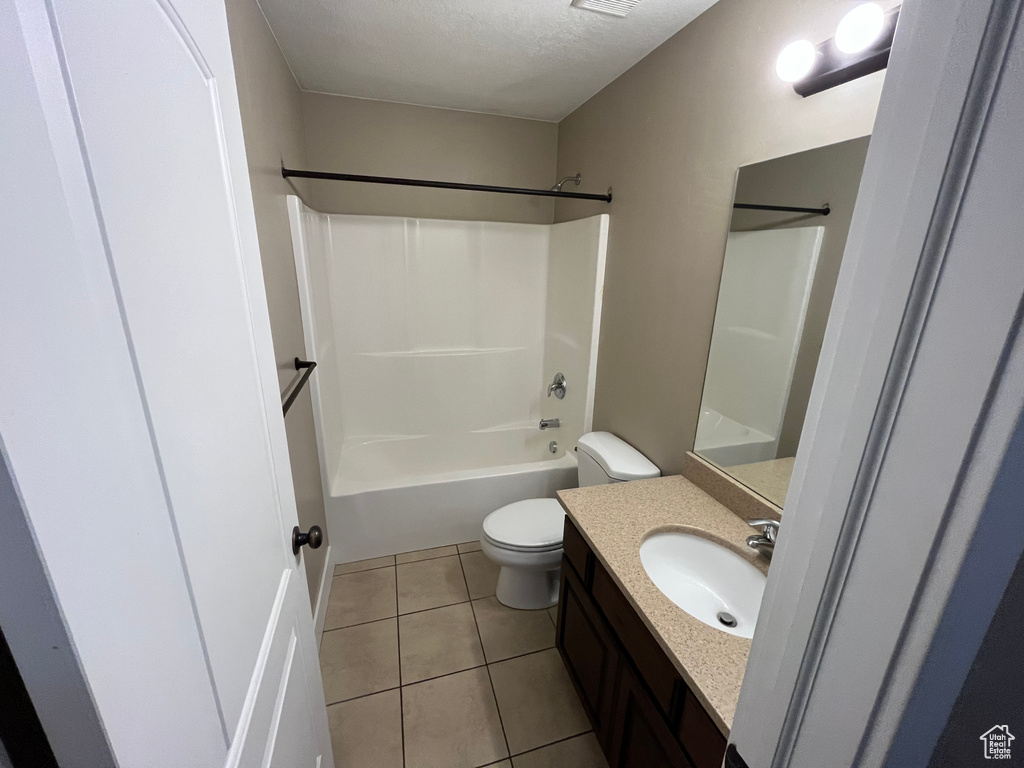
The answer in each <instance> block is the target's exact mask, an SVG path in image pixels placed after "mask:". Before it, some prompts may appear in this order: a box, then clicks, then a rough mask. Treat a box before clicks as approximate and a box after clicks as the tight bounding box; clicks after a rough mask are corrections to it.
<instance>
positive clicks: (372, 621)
mask: <svg viewBox="0 0 1024 768" xmlns="http://www.w3.org/2000/svg"><path fill="white" fill-rule="evenodd" d="M397 618H398V616H385V617H384V618H383V619H370V620H369V621H360V622H359V623H358V624H346V625H345V626H344V627H331V628H330V629H325V630H324V631H323V635H326V634H327V633H328V632H337V631H338V630H339V629H355V628H356V627H365V626H366V625H367V624H376V623H378V622H380V621H394V620H396V619H397ZM323 635H321V636H320V645H321V646H323V644H324V639H323Z"/></svg>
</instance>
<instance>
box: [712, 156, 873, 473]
mask: <svg viewBox="0 0 1024 768" xmlns="http://www.w3.org/2000/svg"><path fill="white" fill-rule="evenodd" d="M868 139H869V137H867V136H864V137H862V138H859V139H850V140H849V141H843V142H839V143H838V144H830V145H828V146H826V147H818V148H817V149H810V150H807V151H806V152H799V153H797V154H795V155H787V156H786V157H779V158H776V159H774V160H767V161H765V162H763V163H756V164H754V165H748V166H746V167H745V168H742V169H741V170H740V173H739V176H738V177H737V180H736V202H738V203H768V204H774V205H794V206H808V207H810V206H817V205H823V204H825V203H828V204H829V206H830V207H831V213H830V214H829V215H828V216H805V215H797V216H794V215H793V214H780V213H774V212H767V211H747V210H739V211H735V212H734V213H733V216H732V225H731V228H732V230H733V231H742V230H749V229H784V228H786V227H817V226H820V227H824V229H825V236H824V238H823V240H822V243H821V253H820V254H819V255H818V267H817V269H816V270H815V273H814V285H813V286H812V288H811V295H810V299H809V300H808V303H807V318H806V320H805V321H804V331H803V335H802V336H801V338H800V351H799V352H798V353H797V359H796V365H795V367H794V370H793V385H792V387H791V388H790V391H789V401H788V402H787V404H786V416H785V419H784V420H783V424H782V433H781V435H780V436H779V450H778V456H779V457H783V456H795V455H796V448H797V445H798V443H799V442H800V430H801V428H802V427H803V424H804V414H806V413H807V401H808V400H809V398H810V396H811V384H812V383H813V382H814V371H815V368H816V367H817V365H818V354H819V353H820V352H821V343H822V341H823V340H824V338H825V326H826V324H827V323H828V313H829V310H830V309H831V308H832V295H833V294H834V293H835V289H836V280H837V279H838V278H839V267H840V265H841V264H842V262H843V251H844V249H845V248H846V238H847V235H849V233H850V222H851V221H852V220H853V206H854V204H855V203H856V202H857V190H858V188H859V187H860V177H861V173H863V171H864V158H865V157H867V154H868Z"/></svg>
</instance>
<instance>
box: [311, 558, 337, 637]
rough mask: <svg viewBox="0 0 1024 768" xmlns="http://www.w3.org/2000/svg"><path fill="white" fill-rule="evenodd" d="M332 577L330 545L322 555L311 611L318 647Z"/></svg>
mask: <svg viewBox="0 0 1024 768" xmlns="http://www.w3.org/2000/svg"><path fill="white" fill-rule="evenodd" d="M333 575H334V561H332V560H331V545H330V544H328V545H327V552H325V553H324V570H323V573H321V574H320V589H319V590H317V593H316V610H314V611H313V631H314V632H316V645H317V648H319V647H320V637H321V636H322V635H323V633H324V622H325V621H326V620H327V598H328V596H329V595H330V594H331V577H332V576H333Z"/></svg>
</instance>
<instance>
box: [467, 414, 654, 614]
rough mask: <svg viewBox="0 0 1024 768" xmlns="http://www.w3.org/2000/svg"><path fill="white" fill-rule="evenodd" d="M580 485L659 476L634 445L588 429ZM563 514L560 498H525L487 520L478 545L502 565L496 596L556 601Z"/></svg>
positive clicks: (529, 605)
mask: <svg viewBox="0 0 1024 768" xmlns="http://www.w3.org/2000/svg"><path fill="white" fill-rule="evenodd" d="M576 455H577V462H578V465H579V478H580V486H581V487H582V486H587V485H604V484H605V483H621V482H624V481H626V480H643V479H644V478H649V477H658V476H660V475H661V472H660V471H659V470H658V468H657V467H656V466H654V464H652V463H651V462H650V461H649V460H648V459H647V457H646V456H644V455H643V454H642V453H640V452H639V451H638V450H636V448H634V447H633V446H631V445H629V444H628V443H626V442H624V441H622V440H620V439H619V438H617V437H616V436H615V435H613V434H611V433H610V432H588V433H587V434H585V435H583V437H581V438H580V439H579V442H578V443H577V444H576ZM564 525H565V512H564V511H563V510H562V505H561V504H559V503H558V500H557V499H526V500H525V501H516V502H514V503H512V504H507V505H506V506H504V507H501V508H500V509H496V510H494V511H493V512H491V514H489V515H488V516H487V517H486V518H485V519H484V532H483V536H481V537H480V547H481V548H482V549H483V551H484V554H486V555H487V557H489V558H490V559H491V560H492V561H494V562H495V563H497V564H498V565H500V566H501V573H500V574H499V575H498V589H497V598H498V601H499V602H500V603H502V604H503V605H507V606H508V607H509V608H519V609H523V610H537V609H540V608H548V607H550V606H552V605H554V604H555V603H557V602H558V572H559V567H560V565H561V562H562V530H563V527H564Z"/></svg>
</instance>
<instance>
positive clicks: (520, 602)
mask: <svg viewBox="0 0 1024 768" xmlns="http://www.w3.org/2000/svg"><path fill="white" fill-rule="evenodd" d="M480 548H481V549H482V550H483V552H484V554H485V555H486V556H487V558H488V559H489V560H490V561H491V562H493V563H496V564H498V565H500V566H501V572H500V573H499V574H498V587H497V590H496V591H495V597H497V598H498V602H499V603H501V604H502V605H505V606H508V607H509V608H516V609H518V610H522V611H538V610H540V609H542V608H550V607H551V606H552V605H555V604H556V603H557V602H558V582H559V573H560V568H561V564H562V548H561V547H559V548H558V549H550V550H548V551H546V552H523V551H519V550H509V549H504V548H502V547H498V546H496V545H495V544H494V543H493V542H492V541H490V540H489V539H488V538H487V537H486V536H484V537H483V538H481V540H480Z"/></svg>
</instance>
